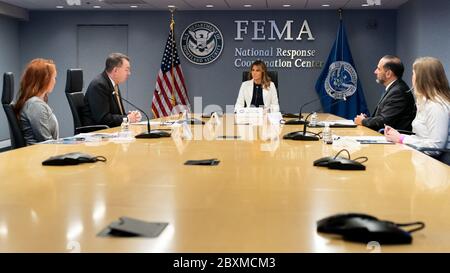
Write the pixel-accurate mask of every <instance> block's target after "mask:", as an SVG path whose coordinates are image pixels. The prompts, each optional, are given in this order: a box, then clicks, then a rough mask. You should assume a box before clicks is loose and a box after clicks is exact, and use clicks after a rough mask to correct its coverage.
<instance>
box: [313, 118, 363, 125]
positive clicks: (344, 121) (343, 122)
mask: <svg viewBox="0 0 450 273" xmlns="http://www.w3.org/2000/svg"><path fill="white" fill-rule="evenodd" d="M326 123H328V124H329V125H338V124H340V125H348V126H354V125H356V124H355V123H354V122H353V120H351V119H341V120H324V121H320V122H318V123H317V124H319V125H322V126H325V124H326Z"/></svg>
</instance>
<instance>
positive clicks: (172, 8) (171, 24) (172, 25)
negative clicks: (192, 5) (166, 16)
mask: <svg viewBox="0 0 450 273" xmlns="http://www.w3.org/2000/svg"><path fill="white" fill-rule="evenodd" d="M168 7H169V11H170V30H172V31H173V29H174V27H175V20H174V19H173V13H174V12H175V10H177V7H175V6H173V5H170V6H168Z"/></svg>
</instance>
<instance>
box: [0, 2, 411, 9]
mask: <svg viewBox="0 0 450 273" xmlns="http://www.w3.org/2000/svg"><path fill="white" fill-rule="evenodd" d="M68 1H69V2H72V1H74V0H68ZM374 1H376V0H372V1H371V0H81V3H82V4H81V6H70V5H68V3H67V0H0V3H1V2H4V3H7V4H11V5H14V6H17V7H21V8H25V9H28V10H56V6H63V10H90V9H94V6H100V10H101V9H105V10H167V6H168V5H175V6H176V7H177V9H178V10H274V9H278V10H289V9H309V10H311V9H321V10H322V9H334V10H335V9H338V8H344V9H396V8H398V7H400V6H401V5H403V4H404V3H406V2H407V1H408V0H381V6H370V7H362V6H361V5H362V4H364V3H367V2H374ZM208 4H211V5H214V7H213V8H207V7H206V5H208ZM244 4H251V5H252V7H249V8H246V7H244ZM284 4H290V5H291V7H283V5H284ZM322 4H329V5H330V7H322ZM131 5H136V6H138V7H137V8H131V7H130V6H131ZM97 10H98V9H97Z"/></svg>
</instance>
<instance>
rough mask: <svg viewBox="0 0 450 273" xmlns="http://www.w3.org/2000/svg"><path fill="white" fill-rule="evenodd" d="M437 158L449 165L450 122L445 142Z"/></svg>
mask: <svg viewBox="0 0 450 273" xmlns="http://www.w3.org/2000/svg"><path fill="white" fill-rule="evenodd" d="M437 159H438V160H439V161H441V162H442V163H445V164H447V165H449V166H450V122H449V123H448V134H447V144H446V145H445V149H444V151H443V152H442V153H441V154H440V155H439V157H438V158H437Z"/></svg>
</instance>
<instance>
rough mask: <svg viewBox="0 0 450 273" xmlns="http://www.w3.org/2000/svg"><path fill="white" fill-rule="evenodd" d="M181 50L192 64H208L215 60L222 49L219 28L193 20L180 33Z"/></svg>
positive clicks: (221, 37)
mask: <svg viewBox="0 0 450 273" xmlns="http://www.w3.org/2000/svg"><path fill="white" fill-rule="evenodd" d="M180 44H181V51H182V52H183V55H184V57H186V59H188V60H189V61H190V62H192V63H194V64H199V65H204V64H210V63H212V62H214V61H215V60H217V59H218V58H219V56H220V54H221V53H222V49H223V36H222V33H221V32H220V30H219V29H218V28H217V27H216V26H215V25H213V24H211V23H208V22H195V23H192V24H191V25H189V26H188V27H187V28H186V29H185V30H184V31H183V34H182V35H181V43H180Z"/></svg>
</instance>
